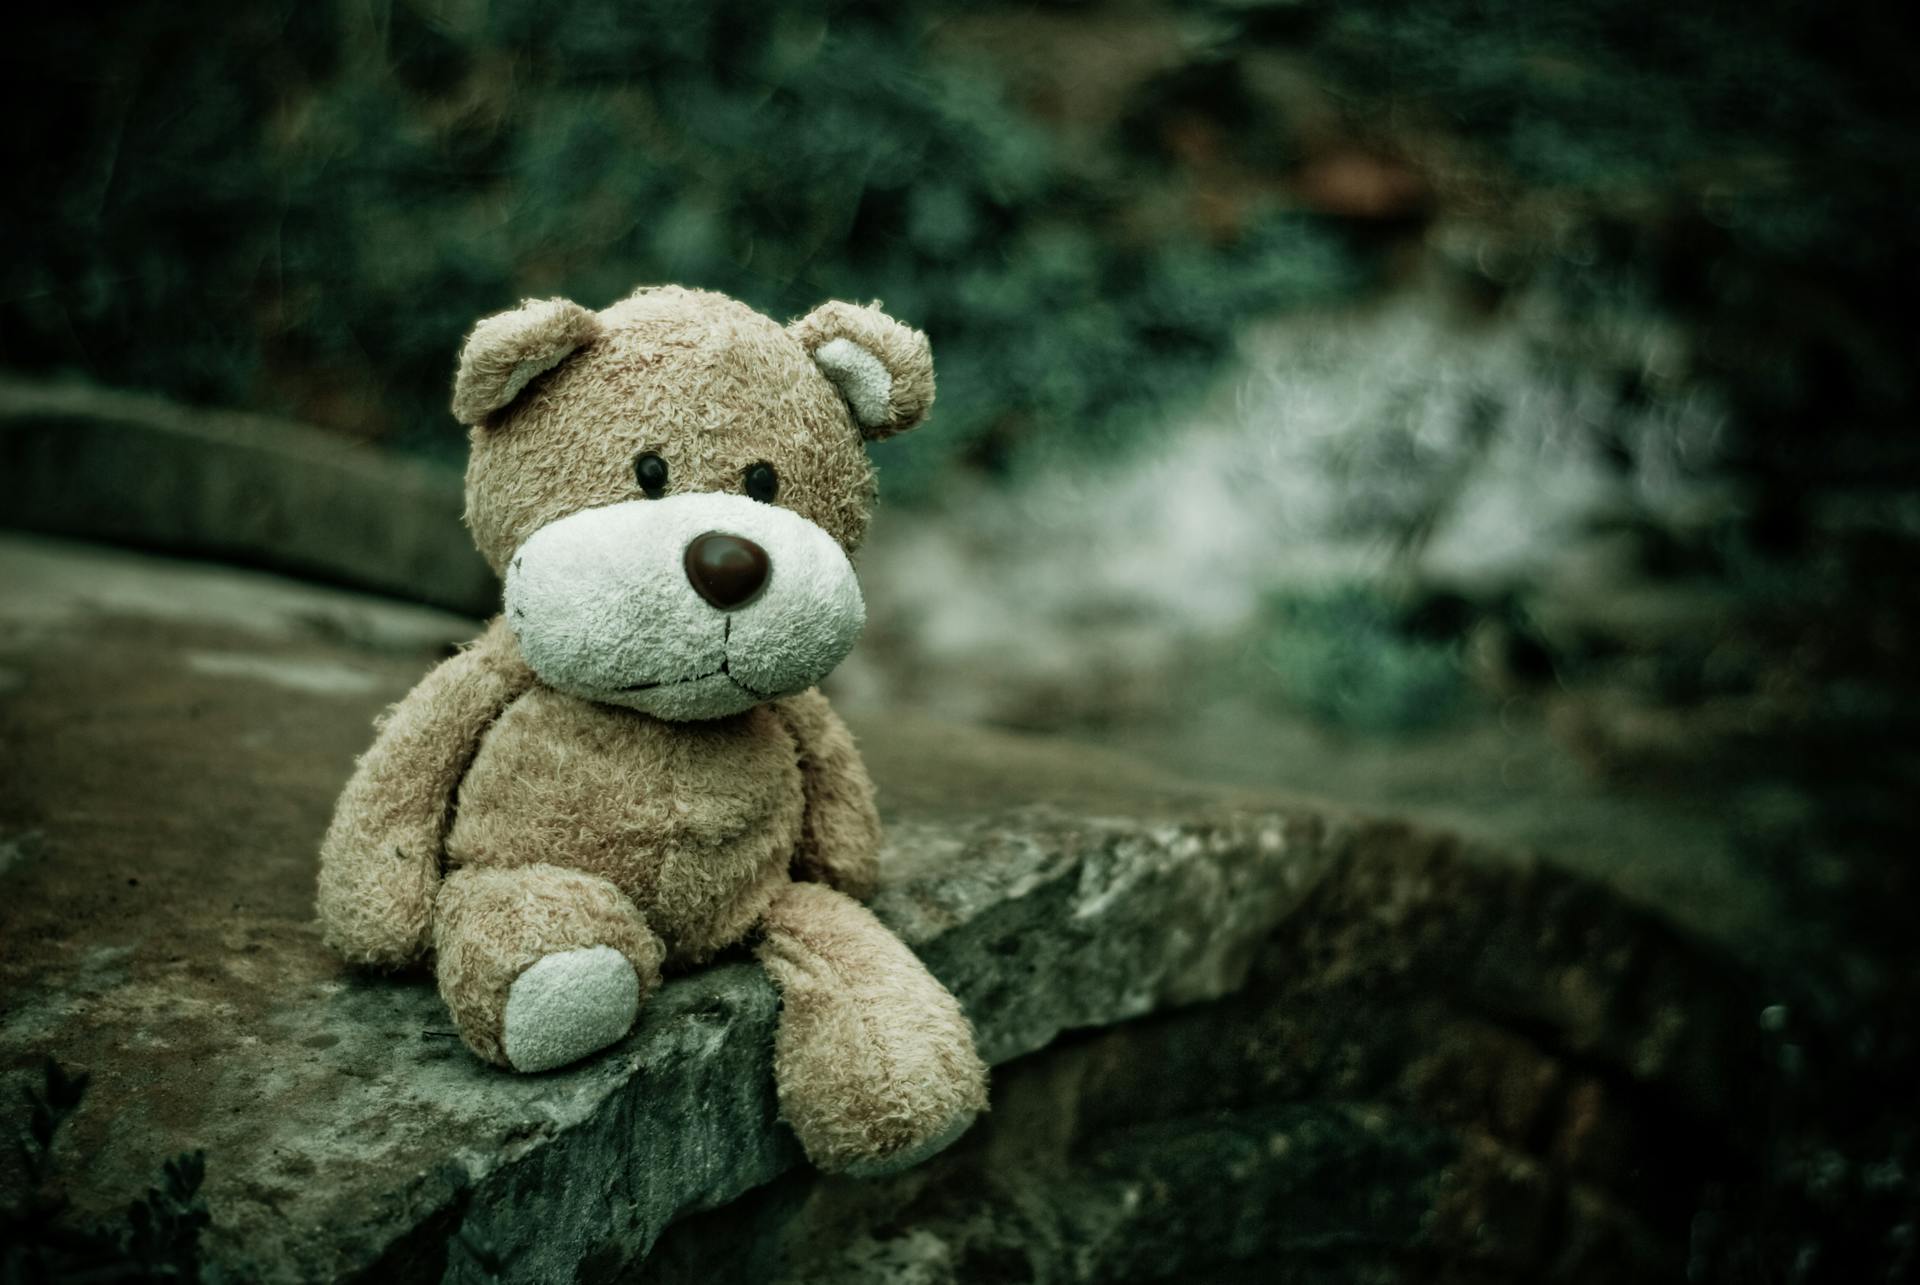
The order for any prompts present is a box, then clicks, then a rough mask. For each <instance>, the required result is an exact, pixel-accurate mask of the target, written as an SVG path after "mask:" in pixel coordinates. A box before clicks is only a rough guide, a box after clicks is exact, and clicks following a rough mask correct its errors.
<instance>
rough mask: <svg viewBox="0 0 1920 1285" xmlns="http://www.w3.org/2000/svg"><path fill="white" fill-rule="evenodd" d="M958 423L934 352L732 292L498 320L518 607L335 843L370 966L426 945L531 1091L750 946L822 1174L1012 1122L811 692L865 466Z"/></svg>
mask: <svg viewBox="0 0 1920 1285" xmlns="http://www.w3.org/2000/svg"><path fill="white" fill-rule="evenodd" d="M932 401H933V360H932V356H931V354H930V353H929V351H928V348H927V340H926V336H924V335H922V334H920V333H919V332H918V331H915V330H912V329H909V328H908V327H906V326H903V325H901V324H900V323H899V322H897V321H894V320H893V319H891V318H889V317H888V316H886V315H885V314H884V313H882V312H880V311H879V310H878V309H877V308H863V307H856V306H853V305H850V304H845V303H829V304H825V305H823V306H821V307H820V308H818V309H816V310H815V311H814V312H812V313H811V314H809V315H808V316H806V317H804V318H802V319H801V320H799V321H796V322H794V323H793V324H792V325H790V326H787V327H785V328H782V327H781V326H779V325H778V324H777V323H775V322H773V321H770V320H768V319H767V318H766V317H763V316H761V315H760V314H759V313H756V312H754V311H753V310H751V309H749V308H747V307H746V306H744V305H742V304H740V303H736V302H735V301H733V300H731V299H728V298H726V297H724V296H722V295H717V294H711V293H707V292H703V291H696V290H684V289H680V288H677V287H671V286H669V287H661V288H656V289H642V290H639V291H637V292H635V293H634V294H633V295H632V296H631V297H629V298H627V299H625V300H622V301H621V302H619V303H617V304H615V305H614V306H612V307H610V308H608V309H606V310H605V311H603V312H598V313H595V312H590V311H588V310H587V309H585V308H583V307H581V306H580V305H578V304H575V303H571V302H568V301H567V300H564V299H550V300H546V301H528V302H527V303H524V304H523V305H522V306H521V307H519V308H518V309H516V310H514V311H512V312H507V313H502V314H500V315H499V316H495V317H490V318H488V319H486V320H484V321H482V322H480V324H479V325H477V326H476V327H475V328H474V330H473V333H472V334H471V335H470V336H469V337H468V339H467V342H466V347H465V349H464V351H463V352H462V353H461V356H460V368H459V374H458V376H457V378H456V380H455V384H454V395H453V410H454V414H455V415H456V416H457V417H458V418H459V419H460V421H461V422H463V423H465V424H468V425H470V426H471V428H472V434H471V438H472V455H471V460H470V463H469V465H468V469H467V523H468V525H469V527H471V529H472V531H473V535H474V539H475V541H476V543H477V544H478V545H479V548H480V551H481V552H482V553H483V554H484V555H485V556H486V558H487V560H488V561H489V562H490V563H492V565H493V567H494V569H495V570H496V571H498V572H499V573H500V574H501V575H502V576H503V577H504V579H505V582H506V593H505V613H504V614H503V615H502V616H500V617H498V618H497V619H495V620H494V621H493V622H492V623H491V624H490V625H489V626H488V628H487V631H486V632H485V633H484V634H483V635H481V637H480V638H479V639H478V640H477V641H475V642H474V643H472V644H471V645H470V646H468V647H467V648H466V649H465V650H464V651H462V652H460V654H458V655H456V656H454V657H453V658H452V659H450V660H448V661H446V662H445V663H443V664H442V665H440V666H439V667H438V668H437V669H435V670H434V671H433V672H432V673H431V674H429V675H428V676H427V677H426V679H425V680H424V681H422V682H421V684H420V685H419V686H418V687H416V688H415V689H414V690H413V692H412V693H411V694H409V695H408V696H407V698H406V699H405V700H403V701H401V702H400V704H399V705H397V706H395V707H394V708H393V709H392V710H391V711H389V712H388V713H387V715H386V716H385V717H384V719H383V720H382V722H381V724H380V727H379V734H378V736H377V738H376V739H375V741H374V744H373V747H372V748H371V749H370V750H368V751H367V753H366V754H365V756H363V757H362V758H361V760H360V762H359V765H358V767H357V769H356V770H355V772H354V774H353V778H352V780H351V781H349V782H348V784H347V787H346V790H345V792H344V793H343V794H342V795H341V797H340V801H339V804H338V806H337V809H336V811H335V814H334V818H333V824H332V826H331V827H330V828H329V830H328V831H327V836H326V839H325V841H324V844H323V846H322V849H321V859H320V887H319V915H320V921H321V924H322V926H323V928H324V929H325V932H326V938H327V941H328V943H329V944H330V945H331V946H332V947H333V948H334V949H335V950H337V951H339V953H340V954H341V955H343V956H344V957H345V958H347V959H348V960H350V961H352V962H354V963H356V964H363V965H371V966H375V967H381V968H397V967H400V966H403V965H406V964H409V963H412V962H414V961H416V960H419V959H421V958H422V957H424V956H427V955H429V954H431V956H432V958H433V960H434V967H435V971H436V974H437V978H438V982H439V987H440V994H441V996H442V997H443V998H444V999H445V1000H446V1003H447V1007H448V1008H449V1009H450V1010H452V1013H453V1018H454V1021H455V1022H456V1023H457V1024H458V1026H459V1028H460V1034H461V1037H462V1038H463V1039H464V1040H465V1041H466V1043H467V1045H468V1047H470V1048H472V1049H473V1051H474V1052H475V1053H477V1054H479V1055H480V1056H481V1057H483V1058H485V1059H486V1060H487V1061H489V1062H493V1063H496V1064H498V1065H500V1066H505V1067H511V1068H513V1069H515V1070H518V1071H541V1070H546V1069H549V1068H552V1067H558V1066H563V1065H565V1064H567V1063H570V1062H573V1061H575V1060H577V1059H579V1058H581V1057H584V1056H586V1055H587V1054H589V1053H592V1052H594V1051H595V1050H597V1049H600V1048H604V1047H605V1046H607V1045H608V1044H611V1043H613V1042H614V1041H616V1040H618V1039H620V1038H621V1037H622V1036H623V1035H625V1034H626V1033H627V1031H628V1029H629V1028H630V1027H631V1026H632V1025H633V1022H634V1018H635V1015H636V1013H637V1012H638V1010H639V1006H640V1004H641V1002H642V1001H643V1000H644V999H645V998H646V997H647V995H648V993H649V992H651V991H652V990H653V988H654V987H655V986H656V985H658V984H659V980H660V974H661V970H662V969H663V968H664V969H669V970H671V969H676V968H684V967H687V966H689V965H693V964H698V963H700V962H702V961H704V960H707V959H709V958H711V957H712V956H713V955H714V954H715V953H717V952H719V951H721V950H723V949H725V948H726V947H728V946H731V945H733V944H735V943H736V942H741V941H752V942H753V943H755V946H754V949H755V950H756V952H757V954H758V956H759V958H760V960H761V961H762V962H763V964H764V965H765V967H766V969H767V971H768V972H769V973H771V974H772V976H773V979H774V981H775V983H776V984H777V986H778V988H779V990H780V996H781V1012H780V1019H779V1029H778V1034H777V1036H776V1038H775V1046H774V1072H775V1077H776V1080H777V1083H778V1088H779V1097H780V1105H781V1111H782V1114H783V1115H784V1116H785V1118H786V1119H787V1121H788V1122H789V1123H790V1124H791V1125H792V1126H793V1129H794V1131H795V1133H796V1134H797V1135H798V1136H799V1139H800V1142H801V1144H802V1145H803V1146H804V1147H805V1148H806V1151H807V1154H808V1156H809V1157H810V1158H811V1159H812V1160H813V1161H814V1162H815V1163H816V1164H818V1165H820V1166H821V1167H822V1168H826V1169H840V1170H853V1171H860V1170H874V1169H882V1168H893V1167H899V1166H902V1165H905V1164H910V1163H912V1162H913V1161H914V1160H916V1159H918V1158H920V1157H921V1156H924V1155H928V1154H931V1153H932V1152H933V1151H935V1150H938V1149H939V1148H940V1147H941V1146H943V1145H945V1143H946V1142H947V1141H949V1140H951V1139H952V1138H953V1137H955V1136H957V1135H958V1134H959V1132H960V1131H961V1130H963V1129H964V1128H965V1127H966V1126H967V1124H968V1123H969V1122H970V1121H971V1120H972V1118H973V1116H974V1114H975V1113H976V1112H978V1111H980V1110H981V1109H982V1108H983V1107H984V1106H985V1104H986V1072H985V1068H984V1067H983V1066H982V1064H981V1062H980V1059H979V1056H978V1054H977V1053H976V1052H975V1050H974V1045H973V1034H972V1030H971V1028H970V1027H969V1025H968V1023H967V1019H966V1018H965V1016H964V1015H962V1013H961V1011H960V1008H959V1005H958V1004H956V1003H955V1002H954V999H953V997H952V996H951V995H950V994H948V993H947V991H946V989H945V988H944V987H942V986H941V985H940V983H939V982H937V981H936V980H934V978H933V976H932V975H931V974H929V973H928V972H927V970H926V968H925V967H924V966H923V965H922V964H921V963H920V961H919V960H918V959H916V958H915V957H914V955H913V953H912V952H911V951H909V950H908V949H907V948H906V947H905V946H904V945H903V944H902V943H901V942H900V940H899V939H898V938H896V937H895V936H894V935H893V934H892V933H891V932H889V931H888V930H887V929H886V928H885V927H883V926H882V925H881V924H880V922H879V921H878V920H877V919H875V918H874V917H873V915H872V914H871V913H870V912H869V911H868V910H867V909H866V908H865V907H864V906H862V905H861V904H860V901H859V898H863V897H865V896H867V895H869V894H870V893H871V892H872V890H873V886H874V879H875V872H876V862H877V854H878V850H879V841H880V826H879V817H878V815H877V814H876V812H875V810H874V804H873V786H872V783H871V782H870V781H869V780H868V777H867V773H866V769H865V767H864V766H863V765H862V763H861V761H860V755H859V752H858V751H857V750H856V749H855V748H854V744H853V740H852V738H851V737H850V736H849V735H848V733H847V730H846V728H845V727H844V726H843V725H842V724H841V722H840V720H839V718H838V717H836V716H835V714H834V712H833V710H832V709H831V708H829V706H828V705H827V702H826V699H825V698H824V697H822V696H821V695H820V693H819V692H818V691H817V690H815V687H814V684H815V683H817V682H819V681H820V679H822V678H823V677H825V676H826V674H827V672H828V671H829V670H831V669H832V668H833V667H834V666H835V665H837V664H838V663H839V662H840V661H841V659H842V658H844V657H845V656H846V654H847V652H848V650H849V649H850V648H851V647H852V645H853V642H854V638H855V636H856V635H857V634H858V632H859V630H860V626H861V623H862V620H863V611H864V608H863V606H862V602H861V597H860V590H859V586H858V584H857V582H856V581H855V579H854V572H853V566H852V564H851V562H850V561H849V555H850V554H851V553H852V552H853V550H854V549H855V547H856V546H858V544H859V543H860V539H861V536H862V535H863V534H864V532H865V530H866V526H867V520H868V517H869V515H870V513H871V510H872V506H873V495H874V487H873V472H872V469H871V467H870V466H869V464H868V462H867V456H866V450H865V446H864V442H865V441H872V440H875V439H878V438H883V437H887V436H889V435H891V434H893V433H898V432H901V431H903V430H905V429H908V428H912V427H913V426H914V425H915V424H917V423H918V422H919V421H920V420H921V418H922V417H923V416H924V415H925V414H926V412H927V408H928V406H929V405H930V403H931V402H932Z"/></svg>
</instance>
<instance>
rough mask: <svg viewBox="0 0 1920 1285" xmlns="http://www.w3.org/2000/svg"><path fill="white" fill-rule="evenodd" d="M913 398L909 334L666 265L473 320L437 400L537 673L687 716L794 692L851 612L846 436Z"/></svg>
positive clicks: (904, 417) (890, 419)
mask: <svg viewBox="0 0 1920 1285" xmlns="http://www.w3.org/2000/svg"><path fill="white" fill-rule="evenodd" d="M932 401H933V358H932V356H931V354H930V353H929V352H928V349H927V340H926V336H925V335H922V334H921V333H919V332H918V331H916V330H912V329H910V328H908V327H906V326H903V325H901V324H900V323H899V322H897V321H894V320H893V319H892V318H890V317H888V316H887V315H886V314H884V313H882V312H881V311H879V310H878V308H865V307H856V306H854V305H852V304H845V303H829V304H824V305H822V306H821V307H819V308H817V309H815V310H814V311H813V312H811V313H809V314H808V315H807V316H805V317H803V318H801V319H800V320H799V321H796V322H794V323H793V324H792V325H790V326H785V327H782V326H780V325H779V324H777V323H776V322H773V321H771V320H769V319H768V318H766V317H764V316H762V315H760V314H759V313H757V312H755V311H753V310H752V309H751V308H748V307H746V306H745V305H744V304H740V303H737V302H735V301H734V300H732V299H729V298H727V297H725V296H724V295H718V294H712V293H709V292H706V291H698V290H683V289H680V288H678V287H673V286H664V287H659V288H653V289H642V290H639V291H636V292H635V293H634V294H633V295H631V296H630V297H628V298H626V299H624V300H622V301H621V302H619V303H617V304H615V305H613V306H612V307H611V308H607V309H605V310H604V311H601V312H597V313H596V312H590V311H588V310H587V309H585V308H583V307H581V306H580V305H578V304H576V303H571V302H569V301H567V300H565V299H548V300H542V301H534V300H530V301H528V302H526V303H524V304H522V305H521V306H520V307H519V308H517V309H515V310H514V311H512V312H505V313H501V314H500V315H498V316H494V317H489V318H487V319H486V320H484V321H482V322H480V324H479V325H477V326H476V327H474V330H473V333H472V334H471V335H470V336H469V337H468V339H467V342H466V346H465V348H464V349H463V350H462V352H461V354H460V370H459V374H458V376H457V378H456V379H455V382H454V394H453V411H454V414H455V416H456V417H457V418H459V420H460V421H461V422H462V423H465V424H468V425H470V426H471V427H472V456H471V459H470V461H469V463H468V467H467V524H468V526H469V527H470V528H471V529H472V531H473V535H474V540H475V542H476V543H477V544H478V545H479V547H480V551H481V553H482V554H484V555H485V556H486V558H487V560H488V561H489V562H490V563H492V564H493V567H494V569H495V570H496V571H498V572H500V573H501V575H502V576H503V577H504V579H505V581H506V614H507V621H508V624H509V626H510V627H511V628H512V629H513V631H514V634H515V635H516V637H517V638H518V640H519V643H520V649H521V651H522V653H523V654H524V655H525V657H526V659H527V662H528V663H529V664H530V665H531V666H532V667H533V670H534V672H535V673H536V674H538V675H539V676H540V678H541V679H542V680H543V681H544V682H546V683H547V684H549V685H550V686H552V687H555V688H558V689H559V690H561V691H564V692H569V693H571V694H573V695H576V696H580V697H584V698H586V699H589V700H595V701H602V702H607V703H611V704H617V705H626V706H630V707H632V708H634V709H638V710H642V711H644V712H646V713H649V714H653V715H656V716H658V717H661V718H670V719H703V718H718V717H721V716H724V715H727V714H733V713H738V712H739V711H741V710H744V709H746V708H748V707H750V706H752V705H755V704H758V703H759V702H761V701H765V700H769V699H772V698H774V697H777V696H784V695H789V694H791V693H793V692H798V691H804V690H805V689H806V688H808V687H811V686H812V685H813V684H815V683H817V682H818V681H820V679H822V678H824V677H825V676H826V674H827V672H828V671H829V670H831V669H832V668H833V667H834V666H835V665H837V664H839V663H840V661H841V660H842V659H844V658H845V656H846V654H847V652H848V651H849V650H850V649H851V648H852V646H853V642H854V639H855V638H856V637H857V636H858V634H859V632H860V626H861V624H862V623H863V621H864V618H865V608H864V606H863V604H862V602H861V598H860V588H859V585H858V583H857V582H856V581H855V579H854V574H853V565H852V563H851V561H850V560H849V555H850V554H851V553H852V552H853V550H854V549H855V547H857V546H858V544H859V543H860V538H861V536H862V535H863V534H865V531H866V526H867V520H868V518H869V516H870V515H871V512H872V507H873V492H874V487H873V471H872V468H871V467H870V466H869V464H868V462H867V455H866V449H865V442H867V441H871V440H874V439H877V438H882V437H887V436H890V435H891V434H893V433H897V432H901V431H903V430H905V429H908V428H911V427H913V426H914V425H915V424H917V423H919V422H920V420H921V418H922V417H923V416H925V414H926V412H927V408H928V406H929V405H930V404H931V403H932Z"/></svg>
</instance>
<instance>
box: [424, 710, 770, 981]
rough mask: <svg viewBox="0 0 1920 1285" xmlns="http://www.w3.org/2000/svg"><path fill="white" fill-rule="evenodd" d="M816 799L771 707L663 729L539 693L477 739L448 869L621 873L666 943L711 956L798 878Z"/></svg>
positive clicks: (671, 948) (682, 955) (683, 953)
mask: <svg viewBox="0 0 1920 1285" xmlns="http://www.w3.org/2000/svg"><path fill="white" fill-rule="evenodd" d="M804 810H805V799H804V796H803V795H802V793H801V783H800V768H799V762H798V754H797V750H796V747H795V745H794V742H793V739H792V736H791V735H790V734H789V733H788V731H787V729H786V727H785V726H784V725H783V724H782V723H781V722H780V720H779V718H778V717H776V716H775V715H774V714H773V713H772V712H771V711H770V710H768V709H766V708H764V707H759V708H755V709H751V710H748V711H747V712H746V713H744V714H739V715H736V716H734V717H732V718H725V719H715V720H713V721H711V722H698V723H667V722H662V721H660V720H658V719H654V718H650V717H648V716H646V715H644V714H636V713H633V712H631V711H629V710H623V709H618V708H615V707H613V706H608V705H596V704H591V703H589V702H586V701H581V700H576V699H574V698H573V697H571V696H564V695H561V694H560V693H558V692H555V691H553V690H551V689H549V688H544V687H541V688H535V689H534V690H533V691H532V692H530V693H528V694H527V695H526V696H523V697H521V698H520V699H519V700H518V701H515V702H514V703H513V704H512V705H511V706H509V707H508V708H507V710H506V712H505V713H503V714H502V715H501V716H500V718H499V720H498V721H497V722H495V723H494V725H493V727H492V728H490V729H489V730H488V732H487V734H486V736H485V737H484V738H483V739H482V740H481V742H480V747H479V750H478V751H477V752H476V753H475V755H474V759H473V763H472V764H471V766H469V768H468V769H467V774H466V777H465V778H464V779H463V780H462V782H461V784H460V790H459V794H458V796H457V799H456V804H455V812H454V819H453V824H452V826H451V827H450V828H449V830H448V832H447V842H446V852H447V860H448V865H449V867H450V868H457V867H459V866H518V865H529V864H532V863H535V862H545V863H547V864H549V865H557V866H566V867H569V868H571V869H575V870H585V871H588V872H590V873H593V874H597V875H601V876H602V877H604V878H606V879H608V880H610V881H611V882H612V883H613V884H614V885H615V886H617V887H618V888H619V889H620V890H621V891H622V892H624V893H626V894H627V896H628V897H630V898H632V899H633V902H634V904H635V905H636V906H638V907H639V908H640V910H641V912H642V913H643V914H645V915H646V917H647V922H648V924H649V925H650V926H651V927H652V928H653V930H654V931H655V932H657V933H659V934H660V936H661V938H662V940H663V941H665V943H666V945H667V951H668V960H669V962H670V963H674V962H679V963H688V962H694V961H698V960H701V959H704V958H706V957H707V956H709V955H711V954H713V953H714V952H715V951H717V950H719V949H721V948H722V947H724V946H727V945H729V944H731V943H732V942H734V941H737V940H739V938H740V937H741V936H742V935H743V934H744V933H745V932H746V931H747V930H748V929H749V928H751V927H752V926H753V924H754V921H755V920H757V919H758V918H759V917H760V914H761V912H762V911H764V910H765V909H766V906H767V903H768V902H769V901H771V900H772V898H773V895H774V893H775V892H777V891H778V890H779V888H780V887H781V885H783V884H784V883H785V882H786V881H787V879H788V877H789V876H788V863H789V862H790V860H791V858H792V855H793V850H794V846H795V844H796V843H797V842H798V840H799V836H800V827H801V821H802V815H803V812H804Z"/></svg>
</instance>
